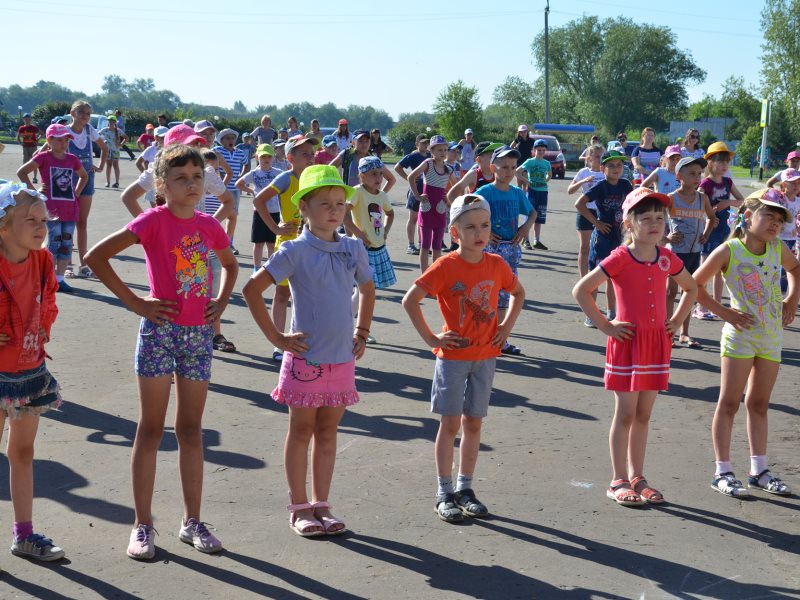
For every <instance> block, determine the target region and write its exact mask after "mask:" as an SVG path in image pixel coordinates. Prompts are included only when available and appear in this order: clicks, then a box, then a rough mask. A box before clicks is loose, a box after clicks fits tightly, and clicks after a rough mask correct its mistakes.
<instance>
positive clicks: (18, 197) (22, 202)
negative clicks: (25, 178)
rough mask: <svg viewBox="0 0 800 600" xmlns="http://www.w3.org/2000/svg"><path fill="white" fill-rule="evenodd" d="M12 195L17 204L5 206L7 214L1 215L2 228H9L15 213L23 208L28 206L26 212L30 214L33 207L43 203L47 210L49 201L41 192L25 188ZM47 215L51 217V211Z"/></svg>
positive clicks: (0, 224) (0, 227)
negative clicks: (35, 192)
mask: <svg viewBox="0 0 800 600" xmlns="http://www.w3.org/2000/svg"><path fill="white" fill-rule="evenodd" d="M11 197H12V198H14V202H15V203H16V204H14V205H11V206H7V207H6V208H5V213H6V214H4V215H3V216H2V217H0V229H8V228H9V227H10V226H11V220H12V219H13V218H14V214H15V213H16V212H17V211H18V210H19V209H21V208H27V210H26V214H28V213H30V211H31V208H32V207H34V206H35V205H37V204H41V205H42V206H44V209H45V212H47V203H46V202H45V200H44V198H42V196H41V195H39V194H29V193H28V192H26V191H25V190H18V191H17V192H14V193H13V194H12V196H11ZM47 217H48V219H49V218H50V213H49V212H47ZM0 245H2V241H0Z"/></svg>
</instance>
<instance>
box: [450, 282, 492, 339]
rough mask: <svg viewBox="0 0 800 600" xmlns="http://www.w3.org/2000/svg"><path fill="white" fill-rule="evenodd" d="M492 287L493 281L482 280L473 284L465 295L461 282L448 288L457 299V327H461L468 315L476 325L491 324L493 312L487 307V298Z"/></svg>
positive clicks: (464, 288) (465, 289)
mask: <svg viewBox="0 0 800 600" xmlns="http://www.w3.org/2000/svg"><path fill="white" fill-rule="evenodd" d="M493 287H494V281H492V280H491V279H484V280H483V281H480V282H478V283H477V284H475V285H474V286H473V287H472V289H470V290H469V293H467V288H466V286H465V285H464V284H463V283H462V282H461V281H456V283H455V285H453V287H451V288H450V291H451V292H452V293H453V295H454V296H460V298H459V315H458V326H459V327H463V326H464V322H465V321H466V317H467V315H468V314H472V318H473V319H474V320H475V322H476V323H491V322H492V320H493V319H494V317H495V311H494V310H492V307H491V306H490V305H489V297H490V295H491V293H492V288H493Z"/></svg>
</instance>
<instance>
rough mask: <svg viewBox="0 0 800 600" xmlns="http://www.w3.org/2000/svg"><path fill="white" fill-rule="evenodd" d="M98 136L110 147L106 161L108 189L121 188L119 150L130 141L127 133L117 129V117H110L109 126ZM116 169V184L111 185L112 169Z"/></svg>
mask: <svg viewBox="0 0 800 600" xmlns="http://www.w3.org/2000/svg"><path fill="white" fill-rule="evenodd" d="M98 134H99V135H100V137H101V138H103V141H104V142H105V144H106V146H108V160H107V161H106V187H112V188H118V187H119V150H120V148H121V147H122V146H124V145H125V142H127V141H128V136H127V135H125V132H124V131H122V130H121V129H119V128H118V127H117V117H115V116H114V115H111V116H110V117H108V126H107V127H103V128H102V129H101V130H100V131H99V132H98ZM112 168H113V169H114V184H113V185H112V184H111V169H112Z"/></svg>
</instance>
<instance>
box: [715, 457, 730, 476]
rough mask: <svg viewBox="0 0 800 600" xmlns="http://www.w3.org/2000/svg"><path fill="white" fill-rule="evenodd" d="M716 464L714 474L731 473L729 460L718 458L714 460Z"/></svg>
mask: <svg viewBox="0 0 800 600" xmlns="http://www.w3.org/2000/svg"><path fill="white" fill-rule="evenodd" d="M716 465H717V472H716V473H715V474H716V475H722V474H723V473H733V467H731V461H729V460H718V461H717V462H716Z"/></svg>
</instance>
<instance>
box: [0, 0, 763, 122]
mask: <svg viewBox="0 0 800 600" xmlns="http://www.w3.org/2000/svg"><path fill="white" fill-rule="evenodd" d="M276 4H277V5H278V6H279V8H273V6H274V5H276ZM647 5H655V6H656V8H639V7H640V6H647ZM293 6H294V7H296V9H297V10H296V12H294V13H293V12H292V11H291V7H293ZM544 6H545V1H544V0H509V1H507V2H502V3H497V2H496V1H494V0H483V1H477V0H461V1H458V2H431V1H430V0H426V1H418V0H406V1H399V2H375V1H372V2H370V1H369V0H367V1H364V0H361V1H359V2H355V1H353V0H336V1H334V2H319V1H313V0H312V1H307V2H280V3H277V2H274V1H273V0H268V1H267V2H258V3H257V2H252V1H250V2H245V1H243V0H223V1H216V2H212V1H210V0H192V1H191V2H177V1H175V0H136V2H129V3H119V4H117V3H113V4H109V3H106V2H104V1H102V0H3V2H2V6H1V7H0V22H2V23H3V24H4V27H3V41H4V52H3V54H4V60H3V63H4V68H3V69H2V71H0V86H2V87H5V86H8V85H10V84H12V83H18V84H20V85H23V86H25V85H31V84H33V83H35V82H36V81H38V80H41V79H44V80H49V81H55V82H57V83H61V84H63V85H65V86H68V87H70V88H72V89H78V90H81V91H83V92H85V93H87V94H91V93H96V92H98V91H99V90H100V86H101V84H102V81H103V77H104V76H105V75H107V74H112V73H114V74H118V75H120V76H122V77H123V78H125V79H126V80H128V81H130V80H132V79H135V78H139V77H152V78H153V80H154V81H155V84H156V87H157V88H159V89H170V90H172V91H173V92H175V93H176V94H178V95H179V96H180V98H181V99H182V100H183V101H185V102H200V103H204V104H215V105H220V106H225V107H230V106H232V105H233V103H234V102H235V101H236V100H241V101H243V102H244V103H245V105H246V106H248V107H249V108H253V107H255V106H257V105H259V104H276V105H278V106H282V105H284V104H287V103H289V102H301V101H308V102H311V103H313V104H322V103H325V102H333V103H335V104H336V105H338V106H347V105H348V104H363V105H367V104H371V105H373V106H375V107H377V108H382V109H384V110H386V111H388V112H389V114H390V115H392V116H393V117H395V118H397V116H398V115H399V114H400V113H401V112H413V111H418V110H422V111H430V110H431V105H432V103H433V101H434V99H435V98H436V95H437V94H438V92H439V91H441V90H442V89H443V88H444V87H445V86H446V85H447V84H448V83H450V82H452V81H456V80H458V79H462V80H463V81H464V82H465V83H467V84H468V85H473V86H476V87H477V88H478V89H479V90H480V99H481V102H482V103H483V104H484V105H485V104H488V103H489V102H491V96H492V91H493V90H494V88H495V87H496V86H497V85H498V84H500V83H501V82H502V81H503V79H505V77H507V76H508V75H518V76H521V77H523V78H526V79H529V80H533V79H534V78H535V77H536V76H537V73H536V71H535V70H534V66H533V64H532V57H531V52H530V44H531V41H532V40H533V38H534V36H535V35H537V34H538V33H539V32H541V31H542V30H543V29H544V12H543V11H544ZM762 6H763V2H762V1H761V0H755V1H754V0H749V1H748V0H726V1H725V2H721V1H720V2H717V1H714V2H697V1H690V0H673V1H672V2H669V3H653V2H645V3H641V4H640V3H635V2H630V1H629V0H627V1H626V0H608V1H602V2H599V1H595V2H592V1H585V0H551V3H550V26H551V28H552V27H558V26H560V25H563V24H565V23H567V22H568V21H571V20H573V19H576V18H579V17H580V16H582V15H584V14H586V15H591V14H594V15H598V16H600V17H602V18H605V17H612V18H613V17H617V16H620V15H624V16H627V17H629V18H631V19H633V20H634V21H636V22H639V23H651V24H655V25H665V26H669V27H671V28H672V30H673V31H674V32H675V34H676V36H677V41H678V45H679V47H681V48H682V49H684V50H687V51H689V52H691V54H692V56H693V57H694V59H695V62H696V63H697V64H698V65H699V66H700V67H701V68H703V69H705V71H706V72H707V73H708V76H707V78H706V81H705V82H704V83H702V84H700V85H699V86H696V87H694V88H692V89H691V90H689V96H690V100H697V99H699V98H701V97H702V96H703V94H705V93H708V94H712V95H719V93H720V90H721V85H722V83H723V82H724V81H725V79H726V78H727V77H729V76H730V75H742V76H744V77H745V80H746V81H747V82H748V83H754V84H758V81H759V71H760V62H759V55H760V53H761V37H760V31H759V20H760V12H761V8H762ZM450 7H456V8H455V9H451V8H450ZM187 8H189V9H190V10H187ZM26 23H29V25H30V26H27V25H26ZM37 32H41V33H42V34H43V35H42V36H40V37H39V39H40V40H41V41H33V37H32V35H33V34H34V33H37ZM23 53H24V56H25V61H24V66H23V63H19V62H16V63H15V62H14V60H15V57H22V56H23ZM634 65H635V57H631V65H630V67H629V69H630V76H632V77H635V66H634ZM26 108H27V107H26Z"/></svg>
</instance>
